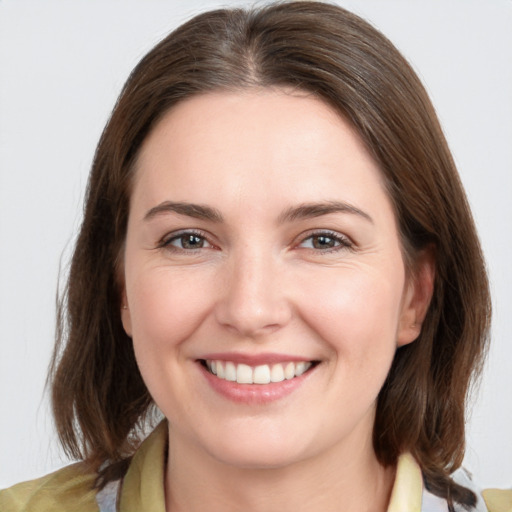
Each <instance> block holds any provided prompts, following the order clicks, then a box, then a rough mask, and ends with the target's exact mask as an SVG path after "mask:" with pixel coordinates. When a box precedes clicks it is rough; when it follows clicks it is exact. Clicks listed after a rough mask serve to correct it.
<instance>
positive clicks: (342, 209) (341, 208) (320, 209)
mask: <svg viewBox="0 0 512 512" xmlns="http://www.w3.org/2000/svg"><path fill="white" fill-rule="evenodd" d="M330 213H350V214H352V215H358V216H360V217H362V218H363V219H365V220H367V221H369V222H371V223H372V224H373V219H372V218H371V217H370V215H368V214H367V213H366V212H364V211H363V210H360V209H359V208H356V207H355V206H352V205H351V204H348V203H343V202H340V201H325V202H321V203H304V204H301V205H299V206H294V207H291V208H288V209H287V210H285V211H284V212H283V213H282V214H281V215H280V216H279V219H278V221H279V222H280V223H283V222H292V221H294V220H298V219H308V218H313V217H320V216H322V215H329V214H330Z"/></svg>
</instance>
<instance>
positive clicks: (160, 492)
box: [119, 421, 423, 512]
mask: <svg viewBox="0 0 512 512" xmlns="http://www.w3.org/2000/svg"><path fill="white" fill-rule="evenodd" d="M167 434H168V430H167V422H165V421H163V422H162V423H161V424H160V425H158V427H157V428H156V429H155V430H154V432H153V433H152V434H151V435H150V436H149V437H148V438H147V439H146V441H144V443H142V445H141V447H140V448H139V450H137V453H136V454H135V456H134V458H133V460H132V462H131V464H130V468H129V470H128V472H127V473H126V476H125V477H124V481H123V485H122V490H121V496H120V506H119V510H120V512H139V511H140V510H144V511H145V512H165V494H164V469H165V454H166V451H167ZM422 493H423V479H422V476H421V470H420V468H419V466H418V464H417V463H416V461H415V460H414V458H413V457H412V455H410V454H408V453H405V454H403V455H401V456H400V458H399V460H398V465H397V470H396V477H395V483H394V485H393V490H392V492H391V500H390V503H389V507H388V512H421V499H422Z"/></svg>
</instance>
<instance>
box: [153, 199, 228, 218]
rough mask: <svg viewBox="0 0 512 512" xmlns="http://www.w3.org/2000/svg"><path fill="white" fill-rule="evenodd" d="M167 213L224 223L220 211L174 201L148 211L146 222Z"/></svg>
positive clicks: (165, 202)
mask: <svg viewBox="0 0 512 512" xmlns="http://www.w3.org/2000/svg"><path fill="white" fill-rule="evenodd" d="M166 213H177V214H179V215H186V216H187V217H193V218H194V219H203V220H209V221H212V222H222V221H223V217H222V214H221V213H220V212H219V210H217V209H215V208H211V207H210V206H205V205H201V204H193V203H180V202H173V201H164V202H163V203H160V204H159V205H157V206H155V207H153V208H151V209H150V210H148V212H147V213H146V215H144V220H150V219H153V218H154V217H157V216H159V215H163V214H166Z"/></svg>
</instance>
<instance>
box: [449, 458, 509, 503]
mask: <svg viewBox="0 0 512 512" xmlns="http://www.w3.org/2000/svg"><path fill="white" fill-rule="evenodd" d="M453 479H454V481H455V482H457V483H458V484H461V485H463V486H464V487H466V488H468V489H471V490H472V491H473V492H474V493H475V495H476V496H477V505H476V508H475V510H476V511H477V512H480V510H481V511H485V512H512V489H510V490H502V489H483V490H482V489H481V488H480V487H479V486H478V485H476V484H475V483H474V481H473V479H472V476H471V473H469V472H468V471H466V470H465V469H463V468H461V469H459V470H457V471H456V472H455V473H454V474H453Z"/></svg>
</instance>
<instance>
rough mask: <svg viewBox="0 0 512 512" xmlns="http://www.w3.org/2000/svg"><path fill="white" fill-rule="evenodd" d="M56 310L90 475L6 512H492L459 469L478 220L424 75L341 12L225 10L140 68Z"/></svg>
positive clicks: (185, 31)
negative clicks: (154, 420) (148, 430)
mask: <svg viewBox="0 0 512 512" xmlns="http://www.w3.org/2000/svg"><path fill="white" fill-rule="evenodd" d="M461 254H463V255H464V258H461V257H460V255H461ZM61 308H62V309H61V325H60V330H59V339H58V343H57V347H56V351H55V356H54V361H53V367H52V392H53V404H54V415H55V419H56V424H57V427H58V430H59V434H60V437H61V441H62V443H63V445H64V447H65V448H66V449H67V451H68V453H69V454H71V455H72V456H74V457H76V458H78V459H80V460H81V461H82V462H79V463H78V464H76V465H73V466H70V467H68V468H65V469H63V470H61V471H59V472H57V473H55V474H53V475H50V476H48V477H45V478H43V479H41V480H38V481H33V482H28V483H25V484H20V485H18V486H15V487H13V488H11V489H9V490H6V491H3V492H2V493H0V505H2V506H3V507H4V508H7V510H54V511H55V510H71V509H72V510H98V508H99V509H100V510H102V511H108V510H120V511H128V510H146V509H147V510H149V509H151V510H155V511H159V512H163V511H164V510H167V511H168V512H175V511H182V510H187V511H189V512H190V511H203V510H205V509H206V508H208V510H209V511H213V512H215V511H224V512H225V511H228V512H229V511H236V510H250V511H255V512H258V511H266V512H268V511H274V510H276V511H277V510H279V511H280V512H282V511H287V510H289V511H294V512H297V511H301V510H306V509H307V510H325V511H334V510H344V511H346V512H351V511H358V512H360V511H366V510H367V511H370V510H371V511H373V512H383V511H386V510H387V511H388V512H411V511H420V510H423V511H424V512H436V511H446V510H462V508H464V509H466V510H478V511H483V510H487V508H486V505H485V503H484V502H483V500H482V497H481V496H480V493H479V492H478V490H477V489H476V487H475V486H474V484H473V483H472V482H471V481H470V480H469V479H468V477H467V476H466V474H465V473H464V472H461V471H459V472H457V473H454V472H455V471H456V470H457V469H458V468H459V467H460V465H461V462H462V458H463V454H464V435H465V432H464V422H465V418H464V412H465V400H466V396H467V391H468V387H469V386H470V384H471V382H472V379H473V378H474V377H475V376H476V375H477V374H478V371H479V370H480V368H481V365H482V359H483V355H484V353H485V350H486V345H487V334H488V327H489V316H490V304H489V293H488V284H487V278H486V273H485V266H484V263H483V258H482V254H481V250H480V245H479V242H478V239H477V236H476V232H475V228H474V224H473V220H472V217H471V213H470V210H469V207H468V205H467V201H466V198H465V195H464V191H463V189H462V186H461V184H460V181H459V178H458V175H457V172H456V169H455V166H454V164H453V160H452V158H451V155H450V153H449V150H448V148H447V145H446V142H445V140H444V137H443V134H442V131H441V129H440V126H439V123H438V121H437V118H436V116H435V113H434V110H433V108H432V106H431V104H430V101H429V99H428V97H427V95H426V93H425V91H424V89H423V87H422V85H421V83H420V81H419V80H418V78H417V77H416V75H415V73H414V72H413V71H412V69H411V68H410V66H409V65H408V64H407V62H406V61H405V60H404V59H403V58H402V57H401V55H400V54H399V53H398V52H397V50H396V49H395V48H394V47H393V45H392V44H391V43H390V42H389V41H388V40H387V39H386V38H385V37H384V36H382V34H380V33H379V32H377V31H376V30H375V29H374V28H372V27H371V26H370V25H368V24H367V23H366V22H364V21H363V20H361V19H360V18H358V17H357V16H355V15H352V14H350V13H349V12H347V11H345V10H343V9H341V8H339V7H336V6H333V5H330V4H324V3H317V2H309V1H308V2H285V3H277V4H271V5H268V6H266V7H262V8H260V9H254V10H241V9H233V10H218V11H213V12H208V13H205V14H202V15H199V16H197V17H195V18H193V19H192V20H191V21H189V22H187V23H186V24H184V25H182V26H181V27H180V28H178V29H177V30H176V31H174V32H173V33H171V34H170V35H169V36H168V37H167V38H165V39H164V40H163V41H162V42H161V43H159V44H158V45H157V46H156V47H155V48H154V49H153V50H152V51H151V52H150V53H149V54H148V55H147V56H146V57H144V59H143V60H142V61H141V62H140V64H139V65H138V66H137V67H136V69H135V70H134V71H133V73H132V75H131V76H130V78H129V80H128V82H127V83H126V85H125V87H124V89H123V91H122V93H121V96H120V98H119V101H118V103H117V104H116V107H115V109H114V111H113V114H112V117H111V119H110V121H109V123H108V124H107V127H106V129H105V131H104V133H103V135H102V138H101V140H100V143H99V145H98V149H97V153H96V157H95V161H94V165H93V169H92V171H91V175H90V181H89V188H88V194H87V197H86V208H85V215H84V220H83V224H82V227H81V231H80V235H79V238H78V240H77V244H76V248H75V252H74V255H73V260H72V265H71V269H70V275H69V281H68V287H67V295H66V297H65V299H64V300H63V302H62V305H61ZM76 368H80V369H81V371H80V372H77V371H76ZM156 408H158V410H159V411H161V413H162V414H163V416H164V419H163V420H162V422H161V423H160V425H159V426H158V427H156V429H155V431H154V432H153V434H152V435H150V436H149V437H148V438H147V439H146V440H144V441H143V439H142V437H143V436H142V434H141V432H142V431H144V429H145V427H146V426H147V425H148V424H150V422H151V417H152V413H153V412H154V411H155V410H156ZM142 441H143V442H142ZM198 482H200V483H201V485H200V486H198ZM461 507H462V508H461ZM491 510H501V509H499V507H498V508H492V509H491ZM503 510H505V509H503Z"/></svg>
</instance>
